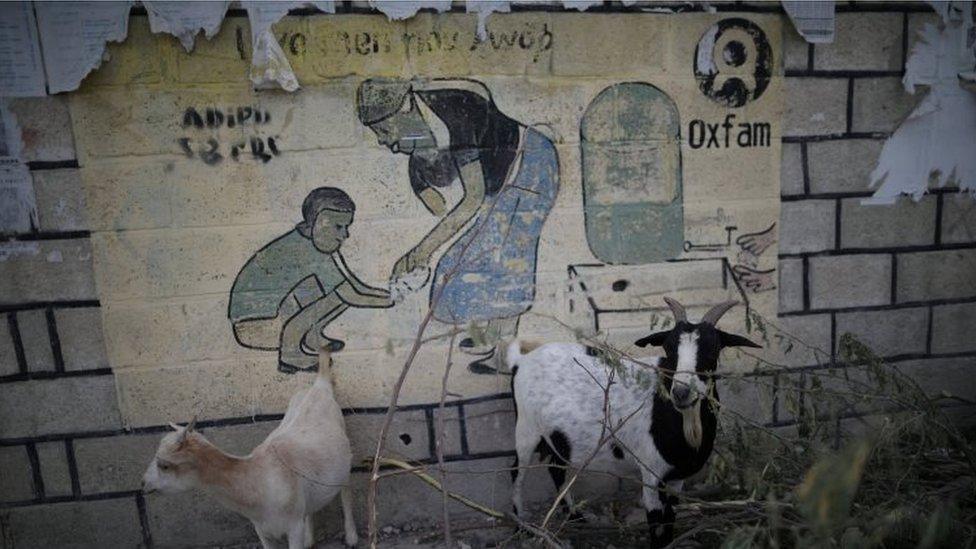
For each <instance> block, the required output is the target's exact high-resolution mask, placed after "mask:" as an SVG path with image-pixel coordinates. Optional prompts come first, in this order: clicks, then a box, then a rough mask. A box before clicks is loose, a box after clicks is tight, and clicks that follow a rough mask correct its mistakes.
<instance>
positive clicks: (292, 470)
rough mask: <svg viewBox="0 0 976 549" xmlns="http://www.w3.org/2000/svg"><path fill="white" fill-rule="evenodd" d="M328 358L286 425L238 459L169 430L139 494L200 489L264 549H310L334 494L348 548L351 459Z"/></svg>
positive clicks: (295, 401) (183, 431)
mask: <svg viewBox="0 0 976 549" xmlns="http://www.w3.org/2000/svg"><path fill="white" fill-rule="evenodd" d="M331 365H332V361H331V358H330V356H329V353H328V351H322V352H321V354H320V358H319V372H318V375H317V376H316V379H315V382H314V383H313V384H312V386H311V387H310V388H308V389H305V390H302V391H299V392H298V393H296V394H295V395H294V396H292V398H291V401H290V402H289V403H288V411H287V412H286V413H285V417H284V419H282V420H281V423H280V424H279V425H278V427H277V428H275V430H274V431H272V432H271V434H270V435H268V438H266V439H265V440H264V442H262V443H261V444H260V445H258V447H257V448H255V449H254V450H253V451H252V452H251V453H250V454H248V455H247V456H244V457H237V456H232V455H228V454H226V453H224V452H223V451H221V450H220V449H219V448H217V447H216V446H214V445H213V444H211V443H210V441H208V440H207V439H206V438H204V436H203V435H202V434H200V433H199V432H197V431H195V430H194V422H190V424H189V425H187V426H186V427H180V426H177V425H172V424H171V426H172V427H173V429H174V432H172V433H169V434H168V435H166V436H164V437H163V440H162V441H161V442H160V443H159V448H158V449H157V450H156V457H155V458H153V460H152V463H150V464H149V468H148V469H146V473H145V474H144V475H143V477H142V486H143V490H144V491H145V492H155V491H159V492H162V493H175V492H182V491H185V490H189V489H193V488H198V489H201V490H203V491H204V492H207V493H208V494H210V495H212V496H213V497H215V498H216V499H217V501H219V502H220V503H221V504H222V505H224V506H225V507H228V508H229V509H231V510H233V511H235V512H237V513H240V514H241V515H244V516H245V517H247V518H248V519H250V521H251V523H253V524H254V529H255V530H256V531H257V534H258V537H259V538H260V539H261V544H262V546H264V547H265V548H268V547H272V543H274V542H276V541H279V540H283V539H285V538H287V540H288V548H289V549H304V548H305V547H310V546H311V545H312V544H313V543H314V541H315V540H314V538H313V537H312V514H313V513H315V512H316V511H318V510H319V509H321V508H323V507H324V506H325V505H326V504H327V503H329V502H330V501H331V500H332V499H333V498H334V497H335V496H336V494H340V497H341V499H342V513H343V518H344V527H345V541H346V544H347V545H350V546H352V545H355V544H356V542H357V537H356V524H355V522H354V521H353V516H352V496H351V494H350V491H349V487H348V482H349V470H350V465H351V461H352V451H351V450H350V446H349V439H348V438H347V437H346V428H345V421H344V420H343V418H342V410H341V409H340V408H339V405H338V404H336V401H335V398H334V396H333V387H332V381H331V375H330V368H331Z"/></svg>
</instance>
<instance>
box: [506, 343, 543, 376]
mask: <svg viewBox="0 0 976 549" xmlns="http://www.w3.org/2000/svg"><path fill="white" fill-rule="evenodd" d="M540 346H542V344H541V343H539V342H536V341H525V340H521V339H516V340H514V341H512V342H511V343H509V344H508V349H507V350H506V351H505V364H506V365H507V366H508V369H509V370H513V369H514V368H515V367H516V365H517V364H518V361H519V360H521V358H522V357H523V356H525V355H527V354H528V353H531V352H532V351H534V350H535V349H537V348H539V347H540Z"/></svg>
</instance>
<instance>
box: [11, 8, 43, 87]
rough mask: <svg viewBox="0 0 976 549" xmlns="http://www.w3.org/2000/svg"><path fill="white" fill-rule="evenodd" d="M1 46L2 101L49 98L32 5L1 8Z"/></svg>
mask: <svg viewBox="0 0 976 549" xmlns="http://www.w3.org/2000/svg"><path fill="white" fill-rule="evenodd" d="M0 44H3V47H2V48H0V97H40V96H44V95H46V92H45V91H44V63H43V62H42V61H41V44H40V40H39V38H38V36H37V23H36V21H35V19H34V9H33V7H32V5H31V3H30V2H25V1H20V2H7V3H5V4H3V6H2V7H0Z"/></svg>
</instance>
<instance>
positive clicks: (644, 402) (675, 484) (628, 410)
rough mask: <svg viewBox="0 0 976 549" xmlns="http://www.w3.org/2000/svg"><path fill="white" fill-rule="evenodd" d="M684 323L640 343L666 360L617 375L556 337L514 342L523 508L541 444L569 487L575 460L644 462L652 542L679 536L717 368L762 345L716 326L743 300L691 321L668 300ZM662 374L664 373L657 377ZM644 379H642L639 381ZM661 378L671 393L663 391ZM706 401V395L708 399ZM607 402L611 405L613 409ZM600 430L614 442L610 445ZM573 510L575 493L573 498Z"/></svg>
mask: <svg viewBox="0 0 976 549" xmlns="http://www.w3.org/2000/svg"><path fill="white" fill-rule="evenodd" d="M665 300H666V301H667V303H668V306H669V307H670V308H671V310H672V312H673V313H674V316H675V326H674V327H673V328H672V329H670V330H667V331H664V332H658V333H655V334H652V335H650V336H647V337H645V338H642V339H640V340H638V341H637V342H636V344H637V345H640V346H642V347H643V346H646V345H648V344H650V345H656V346H661V347H664V351H665V356H664V357H645V358H640V359H637V362H640V363H642V364H645V365H647V366H650V367H651V368H646V367H644V366H641V364H638V363H637V362H635V361H631V360H623V361H622V364H621V368H622V369H623V370H625V371H626V372H625V374H626V375H617V376H615V377H614V378H613V383H610V387H609V389H608V390H605V388H606V386H607V385H608V383H609V381H610V380H611V377H610V372H611V367H610V366H609V365H607V364H605V363H604V362H602V361H601V360H600V359H599V358H598V357H596V356H593V353H590V352H588V349H587V348H586V347H585V346H583V345H580V344H577V343H549V344H546V345H542V346H539V347H537V348H535V349H534V350H533V349H527V348H524V347H523V345H522V344H521V343H520V342H519V341H515V342H513V343H512V344H510V345H509V346H508V351H507V353H506V355H507V356H506V361H507V362H508V365H509V368H510V369H511V370H512V372H513V377H512V393H513V395H514V399H515V410H516V415H517V420H516V425H515V450H516V453H517V456H516V459H515V468H514V470H513V480H514V486H513V490H512V504H513V505H514V506H515V512H516V513H517V514H519V515H523V514H524V508H523V505H522V483H523V480H524V478H525V474H524V470H523V469H521V468H519V464H520V463H521V464H522V465H523V466H524V465H528V464H529V463H530V462H531V459H532V454H533V452H535V451H538V452H539V453H540V454H542V457H544V458H548V460H549V462H550V467H549V473H550V475H551V476H552V479H553V481H554V482H555V484H556V489H557V490H560V489H561V488H562V485H563V483H564V481H565V475H566V471H565V469H566V466H567V465H569V466H572V467H574V468H580V467H582V466H583V465H584V463H585V462H586V460H587V459H591V456H592V460H591V461H590V462H589V463H588V464H586V468H587V469H588V470H593V471H603V472H609V473H611V474H617V475H629V474H632V472H633V470H634V468H635V467H636V468H637V469H638V470H639V471H640V473H641V481H642V483H643V493H642V502H643V504H644V508H645V510H646V511H647V522H648V526H649V528H650V531H651V532H650V533H651V546H653V547H661V546H664V545H667V544H668V543H670V542H671V539H672V537H673V530H674V508H673V505H674V503H675V501H676V498H675V497H674V494H675V493H677V492H679V491H680V490H681V487H682V485H683V483H684V479H686V478H688V477H689V476H691V475H693V474H695V473H697V472H698V471H699V470H700V469H701V468H702V466H703V465H704V464H705V461H706V460H707V459H708V456H709V454H710V453H711V451H712V445H713V443H714V440H715V430H716V425H717V421H716V415H715V412H716V407H715V404H716V402H717V401H718V393H717V392H716V390H715V385H714V383H713V381H714V380H713V377H714V376H713V373H714V371H715V369H716V368H717V366H718V358H719V351H721V349H722V348H724V347H731V346H748V347H758V345H756V344H755V343H752V342H751V341H749V340H748V339H746V338H744V337H741V336H737V335H733V334H728V333H725V332H723V331H721V330H719V329H718V328H716V327H715V324H716V323H717V322H718V320H719V318H721V316H722V315H723V314H724V313H725V312H726V311H727V310H729V309H730V308H731V307H732V306H733V305H735V304H736V302H735V301H731V302H726V303H723V304H721V305H717V306H715V307H713V308H712V309H711V310H710V311H708V312H707V313H706V314H705V316H704V317H702V320H701V322H700V323H698V324H691V323H689V322H688V321H687V317H686V314H685V310H684V307H682V306H681V305H680V304H679V303H678V302H676V301H674V300H671V299H668V298H665ZM658 371H662V372H664V373H665V375H662V376H660V379H659V378H658ZM642 378H643V382H641V381H640V380H641V379H642ZM659 384H662V385H663V386H664V388H665V390H666V391H667V393H666V394H668V395H670V398H669V397H668V396H665V395H662V393H661V392H659V391H658V385H659ZM703 396H704V397H705V398H702V397H703ZM605 406H606V408H605ZM601 434H602V435H603V437H605V438H606V437H609V441H608V442H607V443H605V444H603V445H602V446H601V442H600V441H601ZM564 503H566V504H567V505H568V506H569V507H572V500H571V499H570V498H569V494H568V493H567V496H566V500H565V501H564Z"/></svg>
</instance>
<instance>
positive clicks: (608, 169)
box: [580, 82, 684, 265]
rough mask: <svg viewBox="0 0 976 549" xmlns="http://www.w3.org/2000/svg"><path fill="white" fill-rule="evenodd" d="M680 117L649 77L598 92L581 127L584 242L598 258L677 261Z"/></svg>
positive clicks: (680, 203) (613, 261)
mask: <svg viewBox="0 0 976 549" xmlns="http://www.w3.org/2000/svg"><path fill="white" fill-rule="evenodd" d="M680 131H681V123H680V120H679V119H678V108H677V107H676V106H675V104H674V101H672V100H671V98H670V97H668V95H667V94H666V93H664V92H663V91H661V90H660V89H658V88H656V87H654V86H652V85H650V84H646V83H643V82H624V83H620V84H614V85H612V86H610V87H608V88H606V89H604V90H603V91H601V92H600V93H599V95H597V96H596V97H595V98H594V99H593V101H592V102H590V105H589V107H587V109H586V113H585V114H584V115H583V121H582V123H581V125H580V146H581V147H582V162H583V207H584V216H585V218H586V240H587V243H588V244H589V246H590V250H591V251H592V252H593V254H594V255H596V257H597V258H599V259H600V261H603V262H604V263H611V264H627V265H639V264H646V263H657V262H661V261H666V260H668V259H673V258H675V257H677V256H678V255H679V254H680V253H681V251H682V245H683V243H684V207H683V200H682V188H681V144H680Z"/></svg>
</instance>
